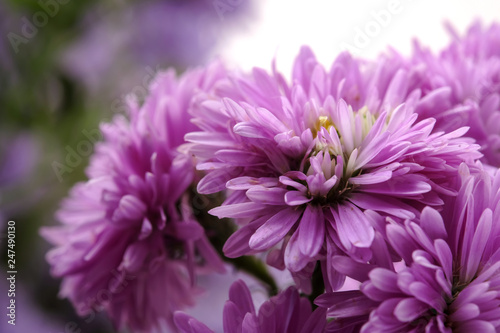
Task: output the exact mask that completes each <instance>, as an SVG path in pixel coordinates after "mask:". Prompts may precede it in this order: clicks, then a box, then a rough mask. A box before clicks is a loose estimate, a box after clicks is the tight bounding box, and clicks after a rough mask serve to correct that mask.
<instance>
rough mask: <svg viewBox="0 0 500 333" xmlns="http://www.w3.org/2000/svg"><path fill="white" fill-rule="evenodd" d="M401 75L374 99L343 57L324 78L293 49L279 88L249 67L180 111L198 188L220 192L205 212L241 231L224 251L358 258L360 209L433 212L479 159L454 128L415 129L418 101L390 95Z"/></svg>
mask: <svg viewBox="0 0 500 333" xmlns="http://www.w3.org/2000/svg"><path fill="white" fill-rule="evenodd" d="M404 79H405V76H402V75H399V76H396V77H395V78H394V79H393V80H392V81H391V82H390V83H389V86H388V88H387V89H386V90H385V94H384V95H382V96H380V95H379V92H381V91H383V90H378V89H377V87H373V86H370V85H369V82H365V81H363V80H362V76H361V74H360V68H359V66H358V65H357V63H356V62H355V61H354V60H353V59H352V58H351V57H349V56H348V55H347V54H342V55H341V56H340V57H339V58H338V59H337V60H336V61H335V62H334V64H333V65H332V69H331V71H330V72H326V71H325V70H324V69H323V67H322V66H321V65H319V64H318V63H317V61H316V59H315V58H314V55H313V54H312V52H311V51H310V50H309V49H308V48H303V49H302V51H301V53H300V55H299V56H298V58H297V60H296V63H295V66H294V71H293V77H292V85H291V86H289V85H288V84H287V83H286V82H285V80H284V79H283V77H282V76H281V75H279V74H277V73H274V74H273V75H269V74H267V73H266V72H264V71H263V70H260V69H255V70H254V71H253V75H252V76H250V77H242V76H235V77H232V80H231V83H228V82H226V81H224V82H225V83H226V85H223V84H222V83H221V86H220V87H219V89H218V90H217V91H218V92H220V94H221V95H219V96H222V97H223V98H222V100H221V101H219V100H218V98H219V96H217V97H215V98H214V97H213V96H210V95H206V96H204V97H203V98H201V97H200V100H199V101H198V103H195V104H194V106H193V109H192V110H193V113H194V116H195V120H194V121H195V123H196V124H197V125H198V126H199V127H200V128H201V129H202V131H200V132H194V133H189V134H187V136H186V140H188V141H190V142H192V143H193V146H192V147H191V152H192V153H193V154H194V155H196V156H198V157H199V158H200V160H204V161H203V162H201V163H200V164H198V166H197V167H198V169H200V170H206V172H207V175H206V176H205V177H204V178H203V179H202V180H201V181H200V183H199V184H198V191H199V192H200V193H213V192H217V191H221V190H224V189H225V188H227V189H229V190H230V191H229V197H228V199H227V200H226V202H225V203H224V204H223V205H222V206H220V207H217V208H214V209H212V210H211V213H212V214H214V215H216V216H218V217H231V218H235V219H238V221H239V223H240V224H242V225H243V227H242V228H241V229H239V230H238V231H236V233H234V234H233V235H232V236H231V237H230V239H229V240H228V241H227V242H226V245H225V248H224V251H225V254H226V255H227V256H229V257H237V256H241V255H244V254H251V253H256V252H259V251H266V250H270V249H272V248H273V246H275V245H281V250H277V251H278V252H273V253H272V254H271V255H270V256H268V261H269V262H271V263H272V264H273V265H275V266H277V267H284V266H286V267H287V268H288V269H290V270H291V271H294V272H298V271H301V270H303V269H304V268H306V266H307V265H308V264H309V263H311V262H313V261H315V260H317V259H321V258H324V257H325V256H326V260H327V261H329V260H330V259H329V258H330V257H331V256H332V255H333V254H334V253H336V252H338V251H340V252H343V253H347V254H348V255H350V256H353V257H355V258H357V259H359V260H360V261H364V262H366V261H367V260H370V258H371V250H370V246H371V245H372V242H373V240H374V237H375V232H374V226H373V224H372V222H371V220H370V217H369V216H367V215H366V214H365V210H375V211H377V212H380V213H382V214H383V215H385V216H391V217H393V218H395V219H399V220H401V221H402V220H404V219H408V218H414V217H416V216H418V215H419V211H420V210H421V209H422V208H423V207H424V206H425V205H429V206H433V207H439V206H441V205H442V203H443V201H442V199H441V198H440V196H441V195H449V194H453V191H450V190H449V189H448V187H449V183H450V182H451V179H452V178H453V177H454V176H455V174H456V172H457V168H458V166H459V165H460V163H462V162H463V161H473V160H474V159H475V158H478V157H480V156H481V155H480V154H479V153H477V151H476V150H477V149H478V147H477V146H476V145H473V144H471V143H470V142H471V140H469V139H462V138H461V136H462V135H463V134H464V132H465V129H460V130H457V131H455V132H452V133H447V134H443V133H436V134H431V132H432V129H433V125H434V121H433V120H432V119H427V120H424V121H421V122H416V118H417V115H416V114H414V113H413V109H414V108H415V107H416V105H417V104H418V102H419V100H418V96H416V97H415V96H413V95H412V96H410V97H408V98H407V99H406V101H405V100H404V99H403V98H402V97H401V96H400V92H399V89H400V88H399V87H400V86H401V85H402V84H403V82H404ZM403 102H406V104H404V105H401V103H403ZM353 221H356V222H355V223H353ZM327 266H329V265H327ZM308 270H309V271H310V272H312V271H313V269H312V270H310V269H308ZM328 272H329V273H328V274H329V280H330V283H331V284H332V288H338V287H340V286H341V285H342V281H343V280H342V278H339V277H336V276H333V275H335V273H334V272H332V271H331V270H329V271H328ZM332 274H333V275H332Z"/></svg>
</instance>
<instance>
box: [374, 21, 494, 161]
mask: <svg viewBox="0 0 500 333" xmlns="http://www.w3.org/2000/svg"><path fill="white" fill-rule="evenodd" d="M449 30H450V31H451V34H452V36H453V41H452V42H451V43H450V45H449V46H447V47H446V48H445V49H444V50H442V51H441V52H440V53H439V54H438V55H435V54H434V53H432V52H431V51H430V50H429V49H427V48H425V47H423V46H421V45H420V44H419V43H418V42H416V43H415V50H414V54H413V56H412V57H411V58H405V57H402V56H401V55H399V54H398V53H397V52H395V51H392V52H391V53H390V54H388V55H383V56H381V57H380V59H378V60H377V61H376V62H373V63H372V66H373V67H374V68H373V69H372V75H373V77H377V79H378V80H379V82H380V81H383V80H386V78H391V77H393V76H395V75H398V74H400V72H406V73H408V80H407V81H406V82H405V83H404V85H405V86H406V87H408V89H407V91H408V92H411V91H419V92H420V93H421V95H422V102H421V103H420V105H419V106H418V107H417V109H416V112H417V113H418V114H419V119H425V118H429V117H432V118H435V119H436V127H435V130H436V131H446V132H451V131H454V130H456V129H458V128H460V127H463V126H468V127H470V129H469V131H468V132H467V134H466V136H468V137H472V138H474V139H475V140H476V141H477V143H478V144H479V145H480V146H481V152H482V153H483V154H484V157H483V161H484V162H485V163H488V164H491V165H493V166H496V167H498V166H500V130H499V128H498V126H497V124H498V123H499V122H500V39H499V38H498V34H499V33H500V25H498V24H496V23H493V24H492V25H491V26H490V27H488V28H483V27H482V25H481V23H480V22H476V23H475V24H473V25H472V26H471V27H470V28H469V30H468V31H467V33H466V34H465V36H463V37H461V36H459V35H458V33H457V32H455V31H454V30H453V29H452V28H451V27H449Z"/></svg>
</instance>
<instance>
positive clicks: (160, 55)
mask: <svg viewBox="0 0 500 333" xmlns="http://www.w3.org/2000/svg"><path fill="white" fill-rule="evenodd" d="M115 7H116V8H114V7H112V6H110V7H109V8H106V6H105V5H101V6H97V7H95V8H94V10H91V11H89V13H88V14H87V17H86V18H85V20H84V21H83V22H82V26H83V35H82V37H81V38H80V39H78V40H77V41H76V42H75V43H73V45H71V46H70V47H69V48H68V49H67V50H66V51H65V52H64V53H63V55H62V64H63V67H64V69H65V70H66V71H67V72H68V73H70V74H71V75H72V76H73V77H75V78H77V79H78V80H79V81H81V82H84V83H85V85H86V86H87V87H88V89H89V90H90V91H92V92H94V93H96V92H99V91H100V90H101V89H102V88H103V84H105V83H107V84H109V85H110V86H113V89H114V90H113V91H112V92H111V93H112V94H116V93H121V92H123V91H129V90H130V89H131V87H130V86H128V84H130V83H134V82H141V78H142V77H143V76H144V71H145V68H146V69H149V68H153V69H156V68H158V67H162V66H175V67H177V68H186V67H190V66H194V65H199V64H201V63H204V62H205V61H206V60H207V59H209V57H210V55H211V51H212V50H213V49H214V47H215V46H216V44H217V42H218V40H219V39H220V38H222V37H223V36H224V35H226V34H228V33H229V32H230V31H232V32H234V31H235V27H236V26H239V27H241V26H242V25H243V24H241V23H243V22H245V21H247V20H248V16H249V15H250V14H251V11H250V7H251V5H250V3H249V2H248V1H246V0H243V1H241V2H240V3H239V4H238V5H235V6H230V8H231V9H232V10H231V11H228V12H227V13H226V15H224V20H221V18H220V17H219V15H218V12H217V10H216V8H215V5H214V2H213V1H209V0H191V1H179V0H168V1H163V0H153V1H143V2H136V3H134V4H132V5H118V6H117V5H116V4H115ZM245 15H246V16H247V17H245ZM238 23H240V24H238ZM103 73H106V74H107V75H104V77H106V76H107V77H109V78H111V79H112V80H111V81H108V82H106V81H103ZM124 73H127V74H126V77H128V79H126V80H124V77H125V75H124ZM120 85H121V87H120Z"/></svg>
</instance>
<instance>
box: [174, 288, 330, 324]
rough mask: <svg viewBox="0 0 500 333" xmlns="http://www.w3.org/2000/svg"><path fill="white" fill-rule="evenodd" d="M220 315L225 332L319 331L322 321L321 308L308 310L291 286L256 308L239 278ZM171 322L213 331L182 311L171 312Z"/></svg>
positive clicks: (302, 299) (303, 299)
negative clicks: (173, 314)
mask: <svg viewBox="0 0 500 333" xmlns="http://www.w3.org/2000/svg"><path fill="white" fill-rule="evenodd" d="M223 316H224V320H223V323H224V332H225V333H237V332H261V333H294V332H297V333H298V332H301V333H306V332H307V333H319V332H323V329H324V327H325V325H326V316H325V310H324V309H321V308H317V309H316V310H314V311H312V310H311V304H310V303H309V300H307V299H306V298H303V297H300V295H299V292H298V291H297V289H295V288H294V287H289V288H288V289H286V290H285V291H283V292H281V293H279V294H278V295H277V296H274V297H271V299H269V300H268V301H266V302H265V303H264V304H262V305H261V307H260V308H259V311H258V312H256V311H255V307H254V304H253V301H252V297H251V295H250V290H249V289H248V287H247V286H246V284H245V283H244V282H243V281H241V280H238V281H236V282H235V283H233V285H232V286H231V289H230V290H229V300H228V301H227V302H226V304H225V306H224V315H223ZM175 323H176V325H177V328H178V329H179V330H180V331H181V332H183V333H212V332H213V331H212V330H211V329H209V328H208V327H207V326H205V325H204V324H203V323H200V322H199V321H197V320H196V319H194V318H192V317H190V316H189V315H186V314H184V313H182V312H178V313H176V314H175Z"/></svg>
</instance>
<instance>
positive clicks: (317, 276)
mask: <svg viewBox="0 0 500 333" xmlns="http://www.w3.org/2000/svg"><path fill="white" fill-rule="evenodd" d="M311 284H312V292H311V294H310V295H309V297H308V298H309V301H310V302H311V305H312V308H313V310H314V309H316V308H317V307H318V306H317V305H316V304H314V300H315V299H316V297H318V296H319V295H321V294H323V293H324V292H325V282H324V281H323V273H322V272H321V264H320V263H319V261H318V262H316V267H315V268H314V272H313V275H312V277H311Z"/></svg>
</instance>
